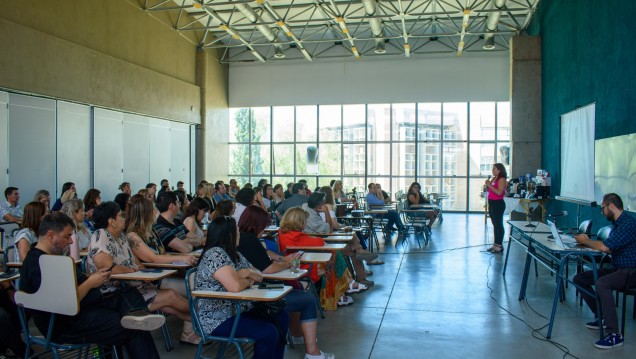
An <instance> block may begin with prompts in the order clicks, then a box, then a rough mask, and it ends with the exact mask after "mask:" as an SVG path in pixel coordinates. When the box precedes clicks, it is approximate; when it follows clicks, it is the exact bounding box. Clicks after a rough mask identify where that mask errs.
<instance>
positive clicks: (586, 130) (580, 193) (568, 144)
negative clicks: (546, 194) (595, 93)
mask: <svg viewBox="0 0 636 359" xmlns="http://www.w3.org/2000/svg"><path fill="white" fill-rule="evenodd" d="M595 117H596V105H595V104H591V105H587V106H584V107H580V108H578V109H576V110H574V111H572V112H568V113H566V114H563V115H561V196H562V197H567V198H571V199H575V200H580V201H589V202H592V201H594V200H595V199H594V133H595Z"/></svg>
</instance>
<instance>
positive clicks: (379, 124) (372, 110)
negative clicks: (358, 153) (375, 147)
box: [367, 104, 391, 141]
mask: <svg viewBox="0 0 636 359" xmlns="http://www.w3.org/2000/svg"><path fill="white" fill-rule="evenodd" d="M367 116H368V118H367V136H368V140H369V141H390V140H391V105H390V104H379V105H368V106H367Z"/></svg>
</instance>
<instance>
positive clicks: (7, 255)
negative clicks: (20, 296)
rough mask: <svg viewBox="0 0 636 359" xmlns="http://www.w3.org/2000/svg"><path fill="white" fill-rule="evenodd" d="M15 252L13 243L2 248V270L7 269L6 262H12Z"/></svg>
mask: <svg viewBox="0 0 636 359" xmlns="http://www.w3.org/2000/svg"><path fill="white" fill-rule="evenodd" d="M15 253H16V249H15V246H14V245H10V246H7V247H5V248H4V253H3V254H2V255H3V257H4V258H3V260H4V262H3V263H4V270H5V272H6V271H8V270H9V269H8V267H7V263H8V262H13V260H14V259H15Z"/></svg>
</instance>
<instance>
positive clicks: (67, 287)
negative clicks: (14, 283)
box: [15, 255, 79, 315]
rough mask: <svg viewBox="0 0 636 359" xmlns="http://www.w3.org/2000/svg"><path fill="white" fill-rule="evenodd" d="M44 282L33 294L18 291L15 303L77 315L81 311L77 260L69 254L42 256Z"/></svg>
mask: <svg viewBox="0 0 636 359" xmlns="http://www.w3.org/2000/svg"><path fill="white" fill-rule="evenodd" d="M40 272H41V273H42V282H41V283H40V288H39V289H38V290H37V292H35V293H33V294H29V293H25V292H23V291H18V292H16V293H15V303H16V304H17V305H19V306H22V307H25V308H28V309H34V310H40V311H43V312H48V313H55V314H63V315H76V314H77V313H78V312H79V300H78V296H77V278H76V276H75V262H74V261H73V258H71V257H68V256H56V255H42V256H41V257H40Z"/></svg>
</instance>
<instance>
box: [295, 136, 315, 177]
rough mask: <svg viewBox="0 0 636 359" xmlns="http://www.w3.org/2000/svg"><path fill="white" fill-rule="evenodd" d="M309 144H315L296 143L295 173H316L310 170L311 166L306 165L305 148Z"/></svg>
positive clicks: (301, 174)
mask: <svg viewBox="0 0 636 359" xmlns="http://www.w3.org/2000/svg"><path fill="white" fill-rule="evenodd" d="M311 146H314V147H315V146H316V144H315V143H310V144H304V143H303V144H297V145H296V175H298V176H307V175H314V176H315V175H316V174H317V173H316V172H315V171H313V170H311V169H312V168H311V166H307V150H308V148H309V147H311Z"/></svg>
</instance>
